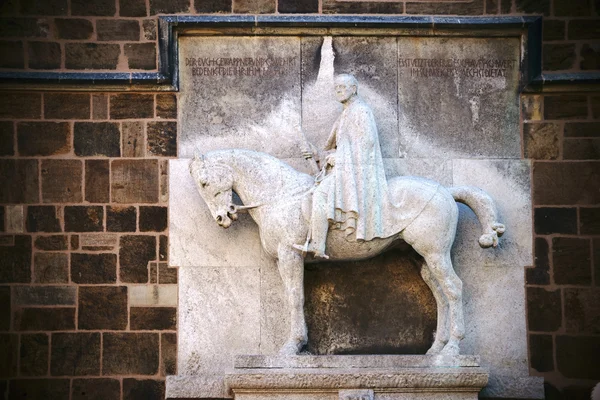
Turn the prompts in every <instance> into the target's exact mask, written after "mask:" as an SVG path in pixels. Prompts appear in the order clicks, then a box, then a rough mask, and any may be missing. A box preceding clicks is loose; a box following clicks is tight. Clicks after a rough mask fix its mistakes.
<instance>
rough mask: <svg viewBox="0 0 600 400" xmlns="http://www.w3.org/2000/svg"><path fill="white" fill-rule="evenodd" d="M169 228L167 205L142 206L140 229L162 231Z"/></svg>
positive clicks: (142, 230)
mask: <svg viewBox="0 0 600 400" xmlns="http://www.w3.org/2000/svg"><path fill="white" fill-rule="evenodd" d="M165 229H167V207H158V206H140V231H141V232H162V231H164V230H165Z"/></svg>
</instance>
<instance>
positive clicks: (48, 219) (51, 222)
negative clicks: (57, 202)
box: [26, 206, 62, 232]
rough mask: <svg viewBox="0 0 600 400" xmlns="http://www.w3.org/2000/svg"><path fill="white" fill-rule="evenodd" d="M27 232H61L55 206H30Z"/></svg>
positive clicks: (28, 208)
mask: <svg viewBox="0 0 600 400" xmlns="http://www.w3.org/2000/svg"><path fill="white" fill-rule="evenodd" d="M26 225H27V232H61V231H62V228H61V226H60V221H59V220H58V218H57V217H56V207H54V206H28V207H27V222H26Z"/></svg>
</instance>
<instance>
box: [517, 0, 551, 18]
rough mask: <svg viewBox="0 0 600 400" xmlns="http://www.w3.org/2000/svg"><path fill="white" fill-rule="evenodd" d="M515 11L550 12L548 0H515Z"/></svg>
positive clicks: (544, 13) (528, 12) (525, 12)
mask: <svg viewBox="0 0 600 400" xmlns="http://www.w3.org/2000/svg"><path fill="white" fill-rule="evenodd" d="M516 6H517V12H518V13H524V14H543V15H549V14H550V0H542V1H535V0H517V1H516Z"/></svg>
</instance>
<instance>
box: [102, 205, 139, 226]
mask: <svg viewBox="0 0 600 400" xmlns="http://www.w3.org/2000/svg"><path fill="white" fill-rule="evenodd" d="M106 230H107V231H109V232H135V230H136V209H135V207H133V206H131V207H110V206H109V207H107V208H106Z"/></svg>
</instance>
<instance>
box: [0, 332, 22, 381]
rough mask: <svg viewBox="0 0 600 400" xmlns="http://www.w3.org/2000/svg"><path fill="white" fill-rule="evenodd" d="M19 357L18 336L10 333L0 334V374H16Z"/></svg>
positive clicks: (10, 375) (5, 375)
mask: <svg viewBox="0 0 600 400" xmlns="http://www.w3.org/2000/svg"><path fill="white" fill-rule="evenodd" d="M18 358H19V336H18V335H15V334H11V333H2V334H0V376H2V377H6V378H8V377H13V376H17V365H18Z"/></svg>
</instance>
